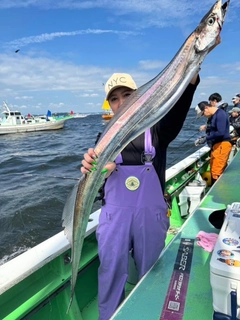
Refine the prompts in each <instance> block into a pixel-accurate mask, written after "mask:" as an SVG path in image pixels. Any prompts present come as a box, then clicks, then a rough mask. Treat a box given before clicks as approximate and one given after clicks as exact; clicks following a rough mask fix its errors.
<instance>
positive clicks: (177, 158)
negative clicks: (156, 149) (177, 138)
mask: <svg viewBox="0 0 240 320" xmlns="http://www.w3.org/2000/svg"><path fill="white" fill-rule="evenodd" d="M197 134H199V133H198V132H196V133H194V134H193V135H191V136H190V137H189V138H188V139H187V140H185V141H184V142H183V143H181V147H183V146H184V145H185V144H186V143H187V142H189V141H190V140H191V139H192V138H193V137H195V136H196V135H197ZM195 148H196V146H195V145H194V144H193V146H192V147H191V148H189V149H188V150H186V151H185V152H184V153H181V156H178V157H176V158H174V159H173V161H171V162H170V163H169V166H172V165H173V164H175V163H176V161H178V160H179V159H180V158H182V157H183V156H184V155H185V154H186V153H189V151H190V150H192V149H195ZM173 153H174V151H173V152H171V153H169V154H168V156H170V155H172V154H173Z"/></svg>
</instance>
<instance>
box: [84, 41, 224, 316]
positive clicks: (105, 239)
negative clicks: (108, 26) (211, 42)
mask: <svg viewBox="0 0 240 320" xmlns="http://www.w3.org/2000/svg"><path fill="white" fill-rule="evenodd" d="M219 42H220V38H219V39H218V43H219ZM198 84H199V76H198V74H196V75H195V76H194V77H193V78H192V80H191V82H190V84H189V85H188V86H187V88H186V90H185V91H184V92H183V94H182V96H181V97H180V99H179V100H178V101H177V103H176V104H175V105H174V107H173V108H172V109H171V110H170V111H169V112H168V113H167V115H166V116H165V117H164V118H162V119H161V120H160V121H159V122H157V123H156V124H155V125H154V126H153V127H151V129H148V130H147V131H145V133H143V134H141V135H140V136H138V137H137V138H135V139H134V140H133V141H132V142H131V143H130V144H128V145H127V146H126V147H125V149H123V151H122V152H121V153H120V154H119V155H118V156H117V158H116V160H115V162H110V163H108V164H106V167H105V169H104V170H105V171H106V172H107V174H106V182H105V185H104V201H103V203H104V205H103V206H102V209H101V214H100V220H99V226H98V229H97V232H96V234H97V240H98V254H99V259H100V267H99V273H98V275H99V280H98V282H99V288H98V301H99V313H100V317H99V319H101V320H107V319H109V318H110V317H111V315H112V314H113V313H114V311H115V310H116V308H117V307H118V306H119V304H120V303H121V302H122V300H123V299H124V288H125V284H126V281H127V278H128V259H129V251H130V250H132V254H133V259H134V261H135V264H136V269H137V271H138V277H139V279H141V277H142V276H143V275H144V274H145V273H146V272H147V271H148V270H149V269H150V268H151V267H152V266H153V264H154V263H155V262H156V260H157V259H158V257H159V255H160V254H161V251H162V249H163V248H164V246H165V238H166V234H167V231H168V228H169V215H168V205H169V203H167V201H166V199H165V197H164V188H165V170H166V154H167V147H168V145H169V143H170V142H171V141H172V140H173V139H175V138H176V136H177V135H178V133H179V132H180V130H181V128H182V126H183V123H184V120H185V119H186V116H187V113H188V110H189V108H190V106H191V102H192V98H193V95H194V92H195V90H196V88H197V85H198ZM136 89H137V86H136V84H135V82H134V80H133V79H132V77H131V76H130V75H129V74H125V73H122V74H121V73H114V74H113V75H112V76H111V77H110V78H109V80H108V81H107V83H106V86H105V92H106V100H107V101H108V102H109V104H110V107H111V109H112V111H113V113H114V114H115V113H116V112H117V111H118V109H120V108H121V106H122V104H123V103H124V101H125V100H126V99H127V98H128V97H129V96H130V95H131V94H132V92H133V91H135V90H136ZM96 159H97V155H96V154H95V152H94V149H93V148H91V149H89V150H88V153H86V154H85V155H84V160H83V161H82V165H83V166H82V168H81V172H82V173H83V174H87V173H89V172H91V171H92V170H93V171H95V170H96V169H97V165H96V164H97V162H96Z"/></svg>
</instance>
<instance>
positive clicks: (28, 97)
mask: <svg viewBox="0 0 240 320" xmlns="http://www.w3.org/2000/svg"><path fill="white" fill-rule="evenodd" d="M32 98H33V97H32V96H22V97H18V96H17V97H15V100H31V99H32Z"/></svg>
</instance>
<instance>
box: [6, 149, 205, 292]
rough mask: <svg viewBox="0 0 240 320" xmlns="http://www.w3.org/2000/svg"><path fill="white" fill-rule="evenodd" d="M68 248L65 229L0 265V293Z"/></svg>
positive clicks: (92, 224)
mask: <svg viewBox="0 0 240 320" xmlns="http://www.w3.org/2000/svg"><path fill="white" fill-rule="evenodd" d="M208 152H209V148H208V147H203V148H201V149H199V150H198V151H196V152H195V153H193V154H192V155H190V156H189V157H187V158H186V159H184V160H182V161H180V162H179V163H178V164H176V165H174V166H172V167H171V168H169V169H167V170H166V180H167V181H169V180H171V179H173V178H174V176H176V175H177V174H178V173H180V172H181V171H183V170H185V168H188V167H189V166H191V165H192V164H194V163H195V162H196V161H198V160H199V161H200V160H201V157H202V156H204V155H205V154H206V153H208ZM99 214H100V209H99V210H97V211H95V212H93V213H92V214H91V215H90V217H89V222H88V226H87V230H86V234H85V237H87V236H89V235H90V234H92V233H93V232H95V230H96V228H97V226H98V221H99ZM68 249H70V243H69V241H68V240H67V238H66V236H65V235H64V231H61V232H59V233H58V234H56V235H54V236H53V237H51V238H49V239H47V240H46V241H44V242H42V243H40V244H39V245H37V246H35V247H33V248H31V249H30V250H28V251H26V252H24V253H22V254H21V255H19V256H17V257H16V258H14V259H12V260H10V261H8V262H6V263H5V264H3V265H2V266H0V275H1V277H0V294H2V293H3V292H5V291H6V290H8V289H9V288H11V287H12V286H13V285H15V284H16V283H18V282H20V281H22V280H23V279H25V278H26V277H28V276H29V275H30V274H32V273H33V272H34V271H36V270H38V269H39V268H41V267H43V266H44V265H46V264H47V263H49V262H50V261H52V260H53V259H55V258H56V257H58V256H59V255H61V254H63V253H64V252H65V251H67V250H68ZM33 257H34V258H33Z"/></svg>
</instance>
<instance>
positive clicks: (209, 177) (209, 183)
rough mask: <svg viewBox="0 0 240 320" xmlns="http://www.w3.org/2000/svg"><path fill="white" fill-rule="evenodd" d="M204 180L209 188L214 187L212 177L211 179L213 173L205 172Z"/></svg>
mask: <svg viewBox="0 0 240 320" xmlns="http://www.w3.org/2000/svg"><path fill="white" fill-rule="evenodd" d="M202 178H203V180H204V181H206V182H207V185H208V186H209V187H210V186H211V185H212V177H211V172H210V171H205V172H203V174H202Z"/></svg>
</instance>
